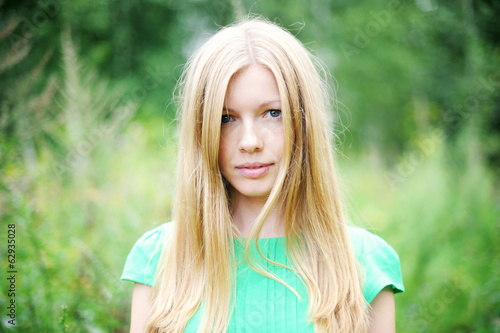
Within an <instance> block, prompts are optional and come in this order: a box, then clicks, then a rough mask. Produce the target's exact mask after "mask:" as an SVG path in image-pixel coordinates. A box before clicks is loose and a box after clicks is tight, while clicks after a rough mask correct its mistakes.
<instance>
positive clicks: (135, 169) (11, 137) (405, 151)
mask: <svg viewBox="0 0 500 333" xmlns="http://www.w3.org/2000/svg"><path fill="white" fill-rule="evenodd" d="M2 4H3V3H2ZM0 8H1V9H3V11H2V13H1V17H2V20H1V22H2V23H1V24H0V46H1V48H0V49H1V51H0V75H1V76H0V85H1V86H2V89H0V99H1V103H0V175H1V182H0V218H1V220H2V226H3V227H4V228H5V226H6V225H8V224H15V225H16V235H17V236H16V237H17V238H16V242H17V243H16V244H17V247H16V255H17V257H16V258H17V268H18V272H19V273H18V275H17V280H16V283H17V291H18V292H17V293H16V304H17V318H16V319H17V324H18V325H17V326H16V329H17V330H19V331H23V332H35V331H36V332H66V331H68V332H80V331H81V332H87V331H94V332H109V331H113V332H126V331H128V321H129V311H130V292H131V287H132V286H131V284H130V283H127V282H121V281H119V277H120V274H121V269H122V266H123V263H124V261H125V258H126V255H127V253H128V251H129V250H130V248H131V247H132V245H133V243H134V241H135V240H136V239H137V238H138V237H139V235H141V234H142V232H144V231H146V230H149V229H151V228H152V227H153V226H155V225H157V224H159V223H161V222H163V221H166V220H168V219H169V216H170V208H171V204H172V199H173V198H172V193H173V187H174V184H175V160H176V149H177V148H176V145H175V143H176V137H175V126H173V124H172V123H171V120H172V119H174V117H175V115H174V112H175V104H174V103H172V101H171V96H172V90H173V88H174V85H175V82H176V79H177V78H178V77H179V74H180V71H181V66H182V64H183V63H184V62H185V59H186V57H187V56H189V55H190V54H191V53H192V52H193V51H195V50H196V48H197V47H198V46H199V45H200V44H201V43H202V42H203V41H204V39H205V38H207V37H208V35H209V34H211V33H212V32H213V31H215V29H217V27H218V26H221V25H225V24H227V23H229V22H231V21H232V20H233V18H235V17H237V16H240V15H241V13H247V12H252V13H256V14H263V15H265V16H267V17H268V18H270V19H271V20H273V21H277V22H280V23H281V24H282V25H283V26H284V27H285V28H288V29H290V30H291V31H293V32H294V33H295V34H296V36H297V37H298V38H299V39H300V40H301V41H302V42H304V43H305V44H306V46H307V47H308V48H311V49H312V50H314V52H315V53H317V55H318V56H319V57H320V58H321V59H322V60H323V61H324V62H325V64H326V65H327V66H328V67H329V69H330V70H331V71H332V73H333V75H334V77H335V78H336V80H337V82H338V87H337V92H338V97H339V100H340V102H341V105H345V106H343V107H342V108H341V109H340V110H339V117H340V120H341V121H342V123H343V124H344V125H345V126H346V127H347V131H346V133H345V135H344V136H343V140H344V142H343V147H342V152H343V154H344V155H346V156H347V157H348V158H349V159H348V160H347V159H346V160H341V169H342V174H343V175H344V178H345V180H346V184H345V185H346V186H345V187H346V190H347V191H348V193H350V198H349V200H348V201H349V203H350V206H349V207H350V208H349V211H348V213H349V215H350V216H351V217H352V219H353V221H354V223H357V224H362V225H364V226H366V227H367V228H368V229H372V230H374V231H375V232H376V233H378V234H380V235H381V236H382V237H383V238H385V239H386V240H387V241H388V242H389V243H390V244H391V245H392V246H393V247H394V248H395V249H396V250H397V252H398V253H399V255H400V258H401V262H402V269H403V277H404V282H405V287H406V292H405V293H403V294H401V295H397V296H396V306H397V322H398V328H399V331H401V332H434V331H435V332H498V331H499V330H500V326H499V324H498V322H499V318H500V312H499V310H498V309H500V293H499V288H498V285H500V281H499V278H498V276H500V272H499V267H500V265H499V260H500V248H499V245H498V244H500V242H499V241H498V239H499V230H498V216H500V193H499V192H498V188H499V185H500V184H499V170H498V162H499V161H500V153H499V151H500V120H499V119H500V117H499V113H498V109H499V107H500V99H499V98H498V95H499V94H498V90H499V89H498V87H499V82H500V66H499V62H500V58H499V56H498V46H499V43H500V39H499V35H498V31H500V30H499V29H498V26H497V24H496V23H495V22H496V20H495V18H496V17H497V16H498V14H499V13H498V10H499V8H498V6H496V5H494V4H493V2H491V1H486V0H484V1H472V0H471V1H468V0H464V1H460V2H445V3H444V2H437V1H434V0H429V1H415V2H410V1H403V0H401V1H383V0H374V1H364V0H358V1H349V2H348V1H300V0H295V1H286V2H285V1H259V2H254V1H246V0H245V1H243V0H240V1H238V0H231V1H229V0H219V1H204V0H200V1H157V0H144V1H138V0H128V1H124V0H94V1H81V0H79V1H71V2H62V1H57V0H53V1H51V0H48V1H40V2H38V3H36V5H32V4H30V3H28V2H23V1H21V2H18V3H16V4H14V3H5V4H3V6H2V5H1V4H0ZM73 40H75V43H74V42H73ZM75 44H76V45H77V46H78V47H75ZM106 78H107V79H106ZM349 110H350V111H349ZM0 256H1V257H2V258H6V247H5V246H3V245H2V247H0ZM2 260H4V259H2ZM4 263H5V262H4ZM4 263H2V267H4V266H3V265H4ZM0 288H1V290H2V295H5V294H6V292H5V291H6V290H7V289H8V281H7V280H6V279H4V278H2V279H0ZM7 301H8V299H7V298H6V297H0V307H2V308H4V309H5V307H6V305H7V303H6V302H7ZM0 328H2V330H4V329H6V330H7V329H9V328H11V327H10V326H8V325H7V324H6V323H5V321H4V317H2V321H1V322H0Z"/></svg>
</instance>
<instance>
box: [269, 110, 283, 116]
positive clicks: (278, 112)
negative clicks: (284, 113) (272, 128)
mask: <svg viewBox="0 0 500 333" xmlns="http://www.w3.org/2000/svg"><path fill="white" fill-rule="evenodd" d="M267 113H268V114H269V116H271V118H278V117H280V116H281V110H269V111H267Z"/></svg>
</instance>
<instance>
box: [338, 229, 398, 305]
mask: <svg viewBox="0 0 500 333" xmlns="http://www.w3.org/2000/svg"><path fill="white" fill-rule="evenodd" d="M347 230H348V233H349V238H350V240H351V243H352V246H353V249H354V253H355V256H356V259H357V260H358V262H359V263H360V265H361V266H362V268H363V273H364V274H363V275H364V287H363V294H364V296H365V299H366V300H367V302H368V303H370V302H371V301H372V300H373V299H374V298H375V296H377V294H378V293H379V292H380V291H381V290H382V289H383V288H385V287H387V286H392V289H393V291H394V292H395V293H397V292H402V291H404V286H403V280H402V275H401V265H400V261H399V256H398V254H397V253H396V251H395V250H394V249H393V248H392V247H391V246H390V245H389V244H388V243H387V242H386V241H385V240H384V239H382V238H381V237H379V236H377V235H375V234H373V233H371V232H369V231H367V230H365V229H362V228H357V227H351V226H348V227H347Z"/></svg>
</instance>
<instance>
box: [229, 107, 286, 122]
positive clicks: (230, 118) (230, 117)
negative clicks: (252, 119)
mask: <svg viewBox="0 0 500 333" xmlns="http://www.w3.org/2000/svg"><path fill="white" fill-rule="evenodd" d="M271 112H279V113H278V115H276V117H273V116H271ZM265 114H266V115H267V114H269V115H270V116H271V118H279V117H280V116H281V110H278V109H271V110H267V111H266V113H265ZM232 119H233V117H232V116H231V115H229V114H223V115H222V118H221V124H227V123H229V122H230V121H231V120H232Z"/></svg>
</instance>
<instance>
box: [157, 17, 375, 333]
mask: <svg viewBox="0 0 500 333" xmlns="http://www.w3.org/2000/svg"><path fill="white" fill-rule="evenodd" d="M313 61H315V60H314V57H313V56H312V55H311V54H310V53H309V52H308V51H307V50H306V49H305V48H304V46H303V45H302V44H301V43H300V42H299V41H298V40H297V39H296V38H295V37H294V36H293V35H292V34H290V33H289V32H287V31H285V30H283V29H282V28H280V27H278V26H277V25H275V24H272V23H269V22H267V21H264V20H262V19H247V20H245V21H243V22H241V23H238V24H236V25H233V26H229V27H226V28H223V29H221V30H220V31H219V32H218V33H217V34H215V35H214V36H213V37H212V38H210V39H209V40H208V42H206V43H205V44H204V45H203V46H202V47H201V48H200V49H199V50H198V51H197V52H196V53H195V54H194V55H193V57H192V58H191V59H190V60H189V61H188V63H187V64H186V67H185V69H184V74H183V76H182V78H181V80H180V82H179V84H180V86H179V87H180V92H181V93H180V94H181V98H182V108H181V110H180V115H179V117H180V118H181V130H180V138H179V160H178V163H179V164H178V177H177V187H176V197H175V198H176V199H175V200H176V202H175V208H174V218H173V219H174V221H175V231H174V233H173V234H172V235H171V237H169V239H168V240H167V241H166V243H165V245H164V248H163V253H162V256H161V258H160V263H159V266H158V270H157V273H156V277H155V285H154V287H153V293H152V310H151V313H150V316H149V320H148V331H149V332H182V331H183V330H184V328H185V326H186V324H187V322H188V321H189V319H190V318H191V317H192V316H193V314H194V313H195V312H196V310H197V309H198V307H199V306H200V303H201V301H202V300H203V304H202V306H203V308H204V317H203V319H202V322H201V326H200V328H199V330H198V332H225V331H226V330H227V325H228V322H229V319H230V317H231V313H232V311H231V310H232V308H231V307H232V301H231V297H232V295H234V294H235V255H234V248H233V241H234V239H235V237H237V236H238V235H239V234H238V231H237V229H236V227H235V226H234V223H233V222H232V218H231V211H230V209H231V207H230V202H231V200H230V199H231V198H230V197H229V191H228V190H227V187H226V186H227V184H226V182H225V181H224V179H223V176H222V174H221V172H220V170H219V164H218V154H219V140H220V135H221V128H220V126H221V115H222V112H223V109H224V100H225V96H226V91H227V88H228V84H229V82H230V80H231V78H232V77H233V76H234V75H235V74H236V73H238V72H240V71H242V70H244V69H245V68H246V67H248V66H249V65H250V64H255V63H256V64H260V65H262V66H265V67H267V68H268V69H270V70H271V72H272V73H273V74H274V76H275V78H276V82H277V85H278V89H279V93H280V98H281V105H282V115H283V120H282V121H283V128H284V135H285V147H284V153H283V158H282V164H281V166H280V168H279V174H278V177H277V179H276V183H275V186H274V187H273V189H272V191H271V193H270V195H269V198H268V200H267V203H266V204H265V206H264V208H263V209H262V212H261V213H260V215H259V217H258V218H257V221H256V223H255V224H254V226H253V228H252V230H251V231H250V235H249V237H248V241H247V243H246V244H245V245H246V249H247V251H246V253H245V256H246V258H247V260H248V261H249V263H250V265H251V267H252V268H254V269H255V270H257V271H258V272H260V273H261V274H264V275H266V276H268V277H270V278H272V279H275V280H277V281H279V282H281V283H283V284H285V285H286V283H285V282H284V281H282V280H280V279H279V278H277V277H276V276H274V275H272V274H271V273H270V272H269V271H266V270H265V269H264V268H263V267H260V266H259V265H257V264H256V262H255V260H253V258H252V257H251V256H250V253H251V251H250V250H249V246H250V241H251V239H252V238H258V237H257V235H259V234H260V230H261V229H262V226H263V225H264V223H265V221H266V218H267V216H268V215H269V214H270V212H271V210H273V209H279V210H280V211H283V212H284V216H285V232H286V240H287V253H288V255H289V256H290V258H291V259H292V262H293V266H292V267H289V268H290V269H291V270H293V271H295V272H296V273H297V274H298V275H299V277H300V278H301V279H302V280H303V281H304V283H305V285H306V287H307V291H308V297H309V316H310V320H312V322H314V324H315V327H316V330H317V331H318V332H364V331H366V327H367V318H368V315H367V308H368V307H367V304H366V302H365V300H364V298H363V295H362V286H361V284H362V282H361V275H362V274H360V273H359V272H358V265H357V263H356V259H355V257H354V253H353V250H352V247H351V244H350V241H349V237H348V234H347V229H346V225H345V223H344V218H343V216H342V211H341V203H340V200H339V191H338V189H337V184H336V177H335V172H336V171H335V166H334V160H333V148H332V145H331V136H330V131H329V127H328V124H327V121H326V119H327V118H328V116H327V108H328V107H329V103H328V101H329V98H330V97H331V96H329V94H328V89H327V85H326V84H325V80H323V78H322V76H320V75H319V73H323V72H322V71H321V69H320V68H319V67H318V66H315V65H314V63H313ZM257 244H258V243H257ZM260 254H261V255H262V253H260ZM266 259H267V258H266ZM267 260H268V261H270V260H269V259H267ZM270 262H271V261H270ZM286 286H287V287H289V286H288V285H286ZM289 288H290V289H291V287H289ZM292 291H294V290H292ZM294 292H295V291H294Z"/></svg>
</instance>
